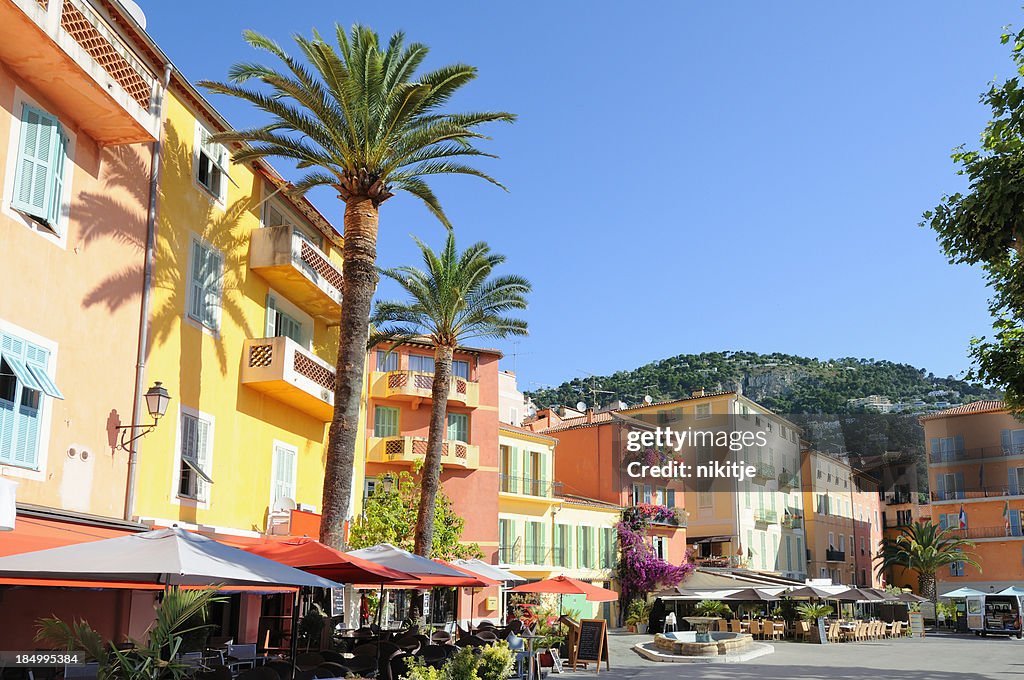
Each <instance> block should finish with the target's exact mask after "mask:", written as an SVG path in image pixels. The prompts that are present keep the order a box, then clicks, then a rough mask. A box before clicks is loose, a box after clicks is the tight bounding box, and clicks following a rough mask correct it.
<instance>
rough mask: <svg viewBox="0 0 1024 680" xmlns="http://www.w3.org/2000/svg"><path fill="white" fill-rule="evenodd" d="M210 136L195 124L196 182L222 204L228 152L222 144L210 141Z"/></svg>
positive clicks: (225, 186)
mask: <svg viewBox="0 0 1024 680" xmlns="http://www.w3.org/2000/svg"><path fill="white" fill-rule="evenodd" d="M211 136H212V134H211V133H210V131H209V130H207V129H206V128H204V127H203V126H202V125H200V124H199V122H198V121H197V122H196V142H195V143H196V155H195V166H196V167H195V172H196V181H197V182H199V185H200V186H201V187H203V188H204V189H206V190H207V191H208V192H209V193H210V194H211V195H212V196H213V197H214V198H215V199H217V200H218V201H220V202H221V203H223V202H224V201H225V200H226V199H227V193H228V192H227V188H228V187H227V181H228V180H230V177H229V176H228V171H227V162H228V151H227V149H225V148H224V146H223V145H222V144H215V143H214V142H213V141H211Z"/></svg>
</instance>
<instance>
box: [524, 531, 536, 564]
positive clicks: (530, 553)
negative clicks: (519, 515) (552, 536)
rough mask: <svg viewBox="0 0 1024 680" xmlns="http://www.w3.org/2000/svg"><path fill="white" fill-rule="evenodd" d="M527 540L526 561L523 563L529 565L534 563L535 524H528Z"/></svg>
mask: <svg viewBox="0 0 1024 680" xmlns="http://www.w3.org/2000/svg"><path fill="white" fill-rule="evenodd" d="M525 538H526V540H525V546H526V554H525V558H526V559H525V560H523V561H524V562H526V563H527V564H532V563H533V549H534V542H533V522H527V523H526V537H525Z"/></svg>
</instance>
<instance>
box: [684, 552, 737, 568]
mask: <svg viewBox="0 0 1024 680" xmlns="http://www.w3.org/2000/svg"><path fill="white" fill-rule="evenodd" d="M742 562H743V558H742V557H740V556H739V555H713V556H710V557H697V558H694V563H695V564H696V565H697V566H698V567H704V568H707V569H727V568H730V567H731V568H736V567H739V566H740V564H741V563H742Z"/></svg>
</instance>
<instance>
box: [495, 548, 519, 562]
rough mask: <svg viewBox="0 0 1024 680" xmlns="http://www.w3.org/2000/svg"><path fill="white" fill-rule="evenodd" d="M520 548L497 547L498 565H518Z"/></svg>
mask: <svg viewBox="0 0 1024 680" xmlns="http://www.w3.org/2000/svg"><path fill="white" fill-rule="evenodd" d="M521 552H522V547H521V546H519V545H518V544H517V545H502V546H498V564H519V555H520V553H521Z"/></svg>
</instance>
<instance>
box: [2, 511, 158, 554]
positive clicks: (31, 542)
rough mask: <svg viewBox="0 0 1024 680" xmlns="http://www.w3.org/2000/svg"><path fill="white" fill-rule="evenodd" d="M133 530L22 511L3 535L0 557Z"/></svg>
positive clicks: (93, 539)
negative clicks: (79, 522) (42, 516)
mask: <svg viewBox="0 0 1024 680" xmlns="http://www.w3.org/2000/svg"><path fill="white" fill-rule="evenodd" d="M134 533H138V532H136V531H132V530H131V529H127V528H125V529H112V528H107V527H98V526H92V525H89V524H77V523H72V522H61V521H57V520H52V519H43V518H39V517H29V516H25V515H23V514H21V512H19V513H18V515H17V519H16V521H15V526H14V531H10V532H5V533H4V534H3V535H2V538H0V557H4V556H6V555H17V554H20V553H26V552H34V551H36V550H48V549H50V548H59V547H61V546H63V545H75V544H77V543H88V542H89V541H99V540H102V539H104V538H117V537H118V536H130V535H132V534H134Z"/></svg>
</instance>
